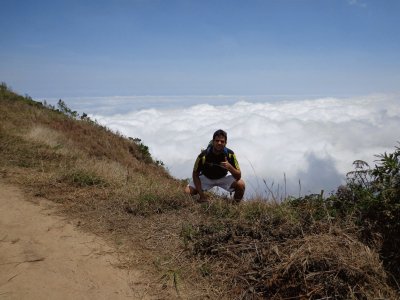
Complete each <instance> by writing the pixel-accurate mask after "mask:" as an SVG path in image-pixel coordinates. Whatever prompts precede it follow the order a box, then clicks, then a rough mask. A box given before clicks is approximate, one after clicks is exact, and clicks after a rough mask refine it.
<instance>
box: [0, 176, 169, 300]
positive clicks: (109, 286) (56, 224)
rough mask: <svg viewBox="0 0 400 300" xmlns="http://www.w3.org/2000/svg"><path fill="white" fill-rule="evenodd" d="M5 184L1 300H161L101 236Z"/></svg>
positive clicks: (0, 199)
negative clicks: (120, 265)
mask: <svg viewBox="0 0 400 300" xmlns="http://www.w3.org/2000/svg"><path fill="white" fill-rule="evenodd" d="M27 200H29V199H27V196H26V195H24V194H23V193H22V192H21V191H20V190H19V189H18V188H16V187H14V186H10V185H8V184H5V183H2V182H0V299H156V298H157V299H162V297H159V296H158V297H154V294H153V295H152V296H151V295H149V293H148V292H149V287H150V284H149V281H148V280H146V277H145V276H143V274H141V273H140V271H132V270H129V271H128V270H123V269H119V268H117V267H115V266H114V265H116V264H117V263H118V257H117V254H116V253H115V252H114V251H113V249H112V248H111V247H110V246H108V245H107V244H106V242H105V241H104V240H102V239H101V238H100V237H97V236H94V235H90V234H87V233H84V232H82V231H80V230H77V228H76V227H74V226H73V225H72V224H71V223H69V222H68V221H67V220H66V219H64V218H62V217H60V216H57V215H55V213H54V211H55V209H54V205H56V204H54V203H51V202H49V201H46V200H44V199H38V198H35V199H30V200H31V201H27Z"/></svg>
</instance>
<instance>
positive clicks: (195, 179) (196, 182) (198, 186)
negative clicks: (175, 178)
mask: <svg viewBox="0 0 400 300" xmlns="http://www.w3.org/2000/svg"><path fill="white" fill-rule="evenodd" d="M199 175H200V172H198V171H193V175H192V176H193V183H194V186H195V187H196V190H197V192H198V193H199V195H200V200H203V199H207V197H206V195H205V194H204V192H203V188H202V186H201V181H200V177H199Z"/></svg>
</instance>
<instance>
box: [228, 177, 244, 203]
mask: <svg viewBox="0 0 400 300" xmlns="http://www.w3.org/2000/svg"><path fill="white" fill-rule="evenodd" d="M231 187H232V188H233V189H234V190H235V194H234V195H233V199H235V201H237V202H239V201H240V200H242V199H243V196H244V191H245V189H246V185H245V183H244V181H243V180H242V179H239V180H238V181H235V182H234V183H232V185H231Z"/></svg>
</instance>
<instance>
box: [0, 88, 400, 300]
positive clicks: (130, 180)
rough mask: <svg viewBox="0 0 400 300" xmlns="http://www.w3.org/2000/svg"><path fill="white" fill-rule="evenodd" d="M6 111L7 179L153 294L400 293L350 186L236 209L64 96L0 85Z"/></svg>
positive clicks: (0, 160) (2, 145) (0, 166)
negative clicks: (134, 273) (96, 241)
mask: <svg viewBox="0 0 400 300" xmlns="http://www.w3.org/2000/svg"><path fill="white" fill-rule="evenodd" d="M0 115H1V116H2V117H1V121H0V155H1V156H0V174H1V178H2V179H1V180H2V181H3V182H6V183H8V184H13V185H15V186H18V187H20V188H21V189H23V191H24V192H25V193H26V194H27V195H31V196H33V197H40V198H44V199H47V200H50V201H52V202H54V203H57V208H58V210H59V213H60V214H62V215H64V216H66V217H67V218H69V219H70V220H71V221H72V222H73V223H74V224H76V226H77V228H79V229H80V230H84V231H86V232H90V233H92V234H96V235H98V236H101V237H102V238H103V239H104V240H106V241H107V242H108V243H109V245H110V246H111V247H113V249H115V252H116V253H118V254H119V258H120V259H119V262H118V267H120V268H124V269H128V270H141V271H142V272H144V273H146V274H147V276H148V277H149V278H154V280H153V282H154V286H152V290H153V296H154V299H160V298H161V299H171V298H177V299H179V298H182V299H207V298H208V299H216V298H220V299H321V298H325V299H328V298H335V299H376V298H380V299H382V298H385V299H394V298H397V297H398V293H397V292H398V291H396V288H395V287H396V281H397V280H396V278H397V275H396V273H395V269H394V268H393V265H394V262H397V259H398V256H396V255H394V256H393V255H392V254H393V251H392V250H393V249H396V248H395V247H397V246H396V245H397V244H396V245H392V246H391V247H386V248H385V247H384V246H382V245H384V244H385V243H384V241H385V239H386V240H389V239H390V236H385V235H384V234H382V233H384V232H383V231H379V230H378V229H379V228H378V227H377V226H375V227H374V226H372V225H371V226H370V227H368V228H367V227H366V225H365V224H367V221H370V220H372V219H362V220H361V219H360V218H359V217H358V216H357V213H358V212H360V211H361V210H358V209H359V207H356V208H357V210H355V209H353V208H355V206H354V203H353V204H352V203H351V201H348V199H350V198H349V197H350V196H349V197H347V196H346V195H347V194H346V193H345V192H347V191H349V190H348V189H350V188H351V186H349V187H348V189H345V190H344V191H345V192H343V190H342V191H338V193H337V194H336V195H333V196H332V197H331V198H330V199H328V200H329V201H328V200H326V199H324V198H323V197H322V195H309V196H306V197H303V198H299V199H287V201H284V202H283V203H273V202H271V201H267V199H254V200H252V201H247V202H243V203H241V204H240V205H233V204H232V203H230V202H229V200H228V199H220V198H218V197H216V196H214V197H212V202H211V203H210V204H201V205H200V204H198V203H196V202H195V201H193V199H191V198H189V197H187V196H186V195H184V194H183V192H182V191H183V187H184V185H185V183H184V182H182V181H179V180H176V179H174V178H172V177H171V176H170V175H169V174H168V172H167V171H166V170H165V169H164V168H163V167H162V165H160V163H159V162H156V161H153V159H152V158H151V156H150V154H149V152H148V148H147V147H146V146H145V145H143V144H142V143H141V142H140V139H138V137H124V136H122V135H120V134H118V133H115V132H112V131H111V130H109V129H108V128H105V127H103V126H101V125H99V124H97V123H96V121H94V120H91V119H90V118H88V117H87V116H86V114H82V115H80V114H79V113H77V112H74V111H71V110H70V109H69V108H68V107H67V105H66V104H65V103H64V102H62V101H60V102H59V105H58V108H57V109H56V108H55V107H51V106H48V105H44V104H42V103H39V102H36V101H34V100H33V99H31V98H30V97H29V96H25V97H23V96H20V95H17V94H16V93H14V92H12V91H11V90H10V89H9V88H8V87H7V86H6V85H5V84H2V85H1V86H0ZM139 138H140V137H139ZM351 192H352V194H351V197H352V198H351V199H353V200H354V199H355V198H354V195H355V194H354V192H353V190H351ZM357 195H358V194H357ZM393 197H394V198H396V197H397V194H395V195H394V196H393ZM385 199H386V198H385ZM353 202H354V201H353ZM345 204H346V205H345ZM364 206H365V205H364ZM364 206H363V207H364ZM379 217H381V216H379ZM395 217H397V216H396V215H395ZM360 221H362V222H360ZM371 224H372V223H371ZM367 229H368V230H367ZM396 230H398V228H397V227H396ZM397 233H398V231H395V232H392V233H391V234H393V236H395V235H394V234H397ZM382 239H383V240H382ZM385 249H389V250H388V252H385V251H384V250H385ZM390 251H392V252H390ZM388 253H390V254H391V255H392V256H390V260H386V261H385V260H384V259H383V258H385V257H386V258H387V257H389V256H388V255H386V256H384V255H383V254H388ZM389 272H392V273H389ZM390 274H393V275H390ZM160 295H161V296H160Z"/></svg>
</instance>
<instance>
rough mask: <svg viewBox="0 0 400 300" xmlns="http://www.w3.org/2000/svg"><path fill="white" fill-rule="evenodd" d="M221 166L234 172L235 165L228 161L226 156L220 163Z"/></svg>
mask: <svg viewBox="0 0 400 300" xmlns="http://www.w3.org/2000/svg"><path fill="white" fill-rule="evenodd" d="M220 166H221V167H222V168H224V169H227V170H228V171H229V172H232V168H233V166H232V165H231V164H230V163H229V162H228V160H227V159H226V156H225V160H224V161H223V162H221V163H220Z"/></svg>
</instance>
